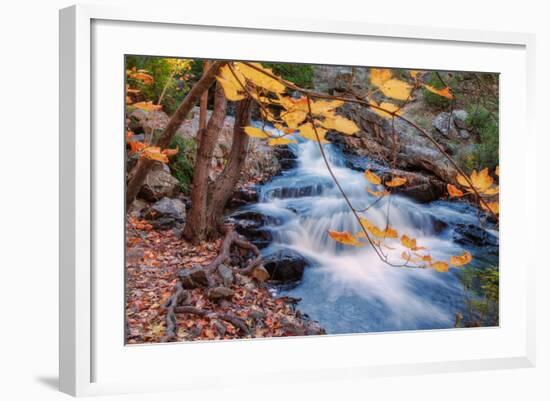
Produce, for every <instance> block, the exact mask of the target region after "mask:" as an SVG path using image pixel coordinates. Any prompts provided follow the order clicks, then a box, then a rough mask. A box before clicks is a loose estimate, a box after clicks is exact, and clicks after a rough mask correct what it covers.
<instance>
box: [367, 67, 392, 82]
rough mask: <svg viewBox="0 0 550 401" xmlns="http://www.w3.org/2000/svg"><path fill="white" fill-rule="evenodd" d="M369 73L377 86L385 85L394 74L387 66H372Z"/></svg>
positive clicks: (371, 80)
mask: <svg viewBox="0 0 550 401" xmlns="http://www.w3.org/2000/svg"><path fill="white" fill-rule="evenodd" d="M369 75H370V82H371V84H373V85H375V86H382V85H384V83H385V82H386V81H388V80H389V79H391V77H392V76H393V74H392V72H391V70H388V69H387V68H371V69H370V74H369Z"/></svg>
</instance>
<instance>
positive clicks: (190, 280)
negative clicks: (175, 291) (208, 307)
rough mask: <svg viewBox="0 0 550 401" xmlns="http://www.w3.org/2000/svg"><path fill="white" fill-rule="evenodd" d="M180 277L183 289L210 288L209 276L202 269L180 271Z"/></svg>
mask: <svg viewBox="0 0 550 401" xmlns="http://www.w3.org/2000/svg"><path fill="white" fill-rule="evenodd" d="M179 277H180V280H181V284H182V286H183V288H186V289H192V288H199V287H208V276H207V275H206V272H205V271H204V270H203V269H202V267H195V268H193V269H188V270H180V272H179Z"/></svg>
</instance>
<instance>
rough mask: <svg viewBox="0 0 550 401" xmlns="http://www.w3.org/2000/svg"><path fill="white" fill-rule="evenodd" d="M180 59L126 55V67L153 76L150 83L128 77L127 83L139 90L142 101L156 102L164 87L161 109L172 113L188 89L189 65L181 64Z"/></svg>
mask: <svg viewBox="0 0 550 401" xmlns="http://www.w3.org/2000/svg"><path fill="white" fill-rule="evenodd" d="M177 61H180V62H181V61H182V60H181V59H174V58H166V57H152V56H126V69H127V70H131V69H133V68H135V69H138V70H140V69H143V70H146V71H147V72H148V73H149V74H151V75H152V76H153V77H154V79H155V80H154V82H153V83H152V84H149V85H147V84H144V83H143V82H141V81H139V80H135V79H132V78H128V82H127V83H128V84H129V85H130V86H131V87H132V88H136V89H139V90H140V94H139V98H140V100H143V101H152V102H153V103H155V104H156V103H157V102H158V100H159V98H160V96H161V94H162V92H163V90H164V88H165V87H166V91H165V94H164V97H163V99H162V107H163V110H164V111H165V112H166V113H167V114H168V115H170V114H172V113H173V112H174V111H175V109H176V108H177V107H178V105H179V104H180V103H181V101H182V100H183V98H184V97H185V95H186V94H187V92H188V91H189V89H190V86H189V83H188V82H187V81H188V78H189V67H187V68H185V67H183V68H182V66H181V64H182V63H177ZM167 85H168V86H167Z"/></svg>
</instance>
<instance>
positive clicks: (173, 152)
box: [162, 147, 180, 157]
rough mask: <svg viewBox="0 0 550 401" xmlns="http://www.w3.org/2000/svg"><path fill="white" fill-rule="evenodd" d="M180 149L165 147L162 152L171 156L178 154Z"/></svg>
mask: <svg viewBox="0 0 550 401" xmlns="http://www.w3.org/2000/svg"><path fill="white" fill-rule="evenodd" d="M179 151H180V149H179V147H176V149H163V150H162V154H163V155H166V156H168V157H171V156H175V155H177V154H178V152H179Z"/></svg>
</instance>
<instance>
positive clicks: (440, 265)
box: [430, 261, 449, 273]
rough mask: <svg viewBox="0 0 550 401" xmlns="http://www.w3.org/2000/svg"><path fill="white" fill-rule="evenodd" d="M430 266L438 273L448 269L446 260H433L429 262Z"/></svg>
mask: <svg viewBox="0 0 550 401" xmlns="http://www.w3.org/2000/svg"><path fill="white" fill-rule="evenodd" d="M430 267H431V268H432V269H435V270H436V271H438V272H440V273H445V272H448V271H449V265H448V264H447V263H446V262H441V261H438V262H433V263H430Z"/></svg>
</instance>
